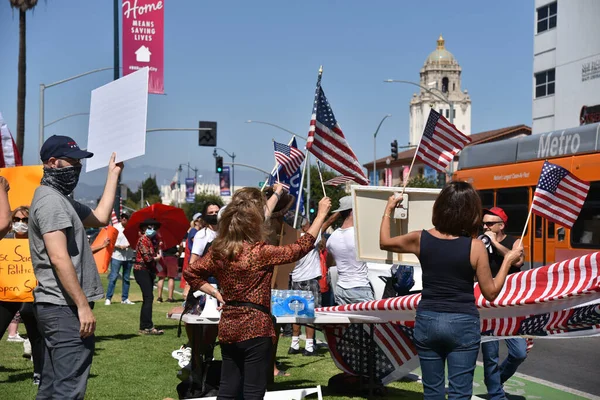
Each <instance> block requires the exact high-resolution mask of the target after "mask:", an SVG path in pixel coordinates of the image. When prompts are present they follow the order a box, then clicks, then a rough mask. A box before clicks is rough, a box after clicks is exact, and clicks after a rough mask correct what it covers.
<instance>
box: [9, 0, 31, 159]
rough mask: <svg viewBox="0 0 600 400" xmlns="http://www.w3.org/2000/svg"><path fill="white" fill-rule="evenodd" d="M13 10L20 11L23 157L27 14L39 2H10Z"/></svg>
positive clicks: (22, 144)
mask: <svg viewBox="0 0 600 400" xmlns="http://www.w3.org/2000/svg"><path fill="white" fill-rule="evenodd" d="M9 1H10V5H11V7H13V8H17V9H19V77H18V83H17V149H18V150H19V153H20V154H21V156H23V150H24V147H25V83H26V76H25V73H26V72H27V61H26V60H27V57H26V56H27V54H26V41H27V35H26V33H27V18H26V14H25V13H26V12H27V11H28V10H31V9H33V8H34V7H35V6H36V5H37V0H9Z"/></svg>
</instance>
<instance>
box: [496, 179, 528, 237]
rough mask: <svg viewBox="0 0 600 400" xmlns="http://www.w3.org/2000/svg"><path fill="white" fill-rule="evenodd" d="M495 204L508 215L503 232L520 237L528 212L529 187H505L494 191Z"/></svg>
mask: <svg viewBox="0 0 600 400" xmlns="http://www.w3.org/2000/svg"><path fill="white" fill-rule="evenodd" d="M496 206H497V207H500V208H502V209H503V210H504V212H505V213H506V215H507V216H508V223H507V224H506V228H505V233H507V234H509V235H513V236H517V237H521V233H522V232H523V228H524V227H525V222H526V221H527V214H528V212H529V188H527V187H518V188H507V189H498V190H497V191H496Z"/></svg>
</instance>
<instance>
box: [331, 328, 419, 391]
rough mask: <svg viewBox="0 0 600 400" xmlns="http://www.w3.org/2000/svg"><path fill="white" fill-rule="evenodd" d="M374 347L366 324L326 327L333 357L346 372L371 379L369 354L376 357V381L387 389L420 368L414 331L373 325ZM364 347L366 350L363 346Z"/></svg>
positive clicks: (374, 360) (374, 359)
mask: <svg viewBox="0 0 600 400" xmlns="http://www.w3.org/2000/svg"><path fill="white" fill-rule="evenodd" d="M372 326H373V327H374V329H375V331H374V334H373V339H374V343H373V346H372V347H371V348H369V347H367V346H366V344H367V343H368V341H369V337H370V328H369V327H368V326H367V325H365V324H350V325H347V326H343V327H342V326H332V325H325V326H324V328H325V335H326V337H327V343H328V344H329V346H330V352H331V357H332V358H333V361H334V362H335V364H336V365H337V366H338V368H340V369H341V370H342V371H344V372H347V373H349V374H353V375H363V376H367V375H368V372H369V371H368V362H367V361H368V357H369V355H368V353H370V355H371V357H373V359H372V360H373V366H374V377H375V379H376V380H377V381H378V382H381V383H383V384H384V385H385V384H387V383H390V382H393V381H395V380H398V379H400V378H401V377H402V376H404V375H406V374H407V373H409V372H410V371H411V370H412V369H414V368H416V367H417V366H418V358H417V357H416V356H417V351H416V348H415V345H414V344H413V341H412V335H413V327H412V326H405V325H401V324H398V323H395V322H394V323H385V324H375V325H372ZM361 343H364V344H365V345H364V346H361Z"/></svg>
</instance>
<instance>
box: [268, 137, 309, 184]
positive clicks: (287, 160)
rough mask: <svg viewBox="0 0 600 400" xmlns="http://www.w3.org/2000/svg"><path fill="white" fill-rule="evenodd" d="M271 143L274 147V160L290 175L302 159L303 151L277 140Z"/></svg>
mask: <svg viewBox="0 0 600 400" xmlns="http://www.w3.org/2000/svg"><path fill="white" fill-rule="evenodd" d="M273 144H274V147H275V160H277V162H278V163H279V165H281V166H282V167H283V171H284V172H285V174H286V175H287V176H289V177H291V176H292V175H294V174H295V173H296V171H297V170H298V168H299V167H300V165H301V164H302V161H304V153H302V152H301V151H300V150H298V148H296V147H292V146H288V145H287V144H283V143H277V142H273Z"/></svg>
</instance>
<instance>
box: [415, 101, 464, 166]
mask: <svg viewBox="0 0 600 400" xmlns="http://www.w3.org/2000/svg"><path fill="white" fill-rule="evenodd" d="M470 142H471V138H470V137H468V136H465V135H464V134H463V133H462V132H461V131H459V130H458V129H456V127H455V126H454V125H452V124H451V123H450V122H449V121H448V120H447V119H446V118H444V116H443V115H441V114H439V113H437V112H436V111H435V110H433V109H431V111H430V112H429V118H428V119H427V124H426V125H425V129H424V130H423V136H422V137H421V143H419V149H418V150H417V154H416V157H417V158H418V159H420V160H421V161H423V162H424V163H425V164H427V165H429V166H430V167H431V168H433V169H435V170H438V171H440V172H445V171H446V168H448V165H450V163H451V162H452V161H453V160H454V156H455V155H456V154H457V153H458V152H459V151H461V150H462V149H463V148H464V147H465V146H466V145H467V144H468V143H470Z"/></svg>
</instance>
